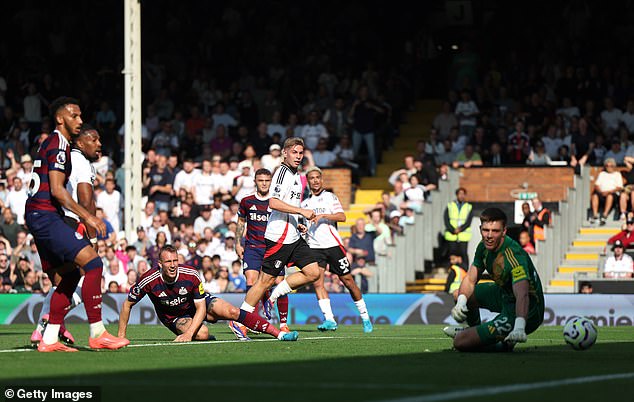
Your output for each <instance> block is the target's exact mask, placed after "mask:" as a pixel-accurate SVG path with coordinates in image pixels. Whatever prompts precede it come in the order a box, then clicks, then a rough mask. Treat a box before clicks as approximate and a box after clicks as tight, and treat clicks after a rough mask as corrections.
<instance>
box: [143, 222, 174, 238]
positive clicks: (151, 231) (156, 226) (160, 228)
mask: <svg viewBox="0 0 634 402" xmlns="http://www.w3.org/2000/svg"><path fill="white" fill-rule="evenodd" d="M159 233H163V234H165V241H166V243H171V242H172V234H171V233H170V230H169V227H168V226H167V225H166V224H163V222H162V220H161V217H160V216H158V215H154V216H153V217H152V225H151V226H150V227H149V228H147V235H148V237H149V238H150V240H152V239H156V238H157V237H158V234H159Z"/></svg>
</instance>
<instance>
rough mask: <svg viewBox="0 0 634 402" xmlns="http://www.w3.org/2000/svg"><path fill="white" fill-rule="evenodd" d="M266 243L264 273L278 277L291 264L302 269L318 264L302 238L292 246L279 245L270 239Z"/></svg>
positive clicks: (263, 263) (263, 261)
mask: <svg viewBox="0 0 634 402" xmlns="http://www.w3.org/2000/svg"><path fill="white" fill-rule="evenodd" d="M265 242H266V252H265V253H264V260H262V272H264V273H266V274H269V275H272V276H278V275H279V273H280V271H282V270H284V269H285V268H286V266H287V265H288V264H289V263H291V264H292V265H295V266H296V267H298V268H299V269H302V268H304V267H305V266H307V265H309V264H312V263H314V262H317V259H316V258H315V254H314V253H313V250H311V248H310V247H308V244H306V240H304V239H302V238H300V239H299V240H297V241H296V242H294V243H291V244H279V243H276V242H273V241H271V240H269V239H265Z"/></svg>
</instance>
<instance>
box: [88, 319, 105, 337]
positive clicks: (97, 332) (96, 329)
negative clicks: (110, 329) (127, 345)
mask: <svg viewBox="0 0 634 402" xmlns="http://www.w3.org/2000/svg"><path fill="white" fill-rule="evenodd" d="M104 332H106V327H104V326H103V321H97V322H93V323H91V324H90V337H91V338H93V339H94V338H99V337H100V336H101V334H103V333H104Z"/></svg>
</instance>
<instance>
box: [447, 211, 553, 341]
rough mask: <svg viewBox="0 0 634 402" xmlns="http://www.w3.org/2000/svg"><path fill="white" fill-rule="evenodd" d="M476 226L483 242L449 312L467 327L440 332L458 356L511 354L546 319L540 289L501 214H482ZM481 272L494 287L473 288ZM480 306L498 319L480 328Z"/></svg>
mask: <svg viewBox="0 0 634 402" xmlns="http://www.w3.org/2000/svg"><path fill="white" fill-rule="evenodd" d="M480 221H481V225H480V232H481V234H482V241H481V242H480V244H478V247H477V249H476V253H475V258H474V260H473V263H472V265H471V267H469V271H468V272H467V276H466V277H465V278H464V279H463V281H462V283H461V284H460V290H459V291H458V297H457V301H456V306H455V307H454V308H453V309H452V310H451V315H452V317H453V318H454V319H455V320H456V321H458V322H464V321H465V320H466V321H467V324H469V327H468V328H463V327H459V326H449V327H446V328H444V332H445V334H447V335H448V336H450V337H452V338H454V343H453V345H454V347H455V348H456V349H458V350H459V351H463V352H485V351H491V352H495V351H500V352H502V351H511V350H513V347H514V346H515V344H516V343H518V342H526V335H527V334H530V333H532V332H534V331H535V330H536V329H537V328H538V327H539V326H540V325H541V323H542V321H543V320H544V294H543V293H542V285H541V281H540V279H539V276H538V275H537V271H536V270H535V266H534V265H533V262H532V261H531V259H530V257H529V256H528V254H527V253H526V252H525V251H524V250H523V249H522V247H521V246H520V245H519V244H518V243H517V242H515V241H514V240H513V239H511V238H510V237H508V236H506V215H505V214H504V212H503V211H502V210H500V209H498V208H488V209H485V210H484V211H483V212H482V214H481V215H480ZM485 270H486V271H487V272H488V273H489V275H490V276H491V278H492V279H493V282H488V283H477V282H478V280H479V279H480V277H481V276H482V274H483V272H484V271H485ZM480 307H482V308H485V309H488V310H490V311H492V312H496V313H500V314H498V315H497V316H496V317H495V318H494V319H493V320H491V321H488V322H486V323H484V324H482V323H481V322H480V312H479V308H480Z"/></svg>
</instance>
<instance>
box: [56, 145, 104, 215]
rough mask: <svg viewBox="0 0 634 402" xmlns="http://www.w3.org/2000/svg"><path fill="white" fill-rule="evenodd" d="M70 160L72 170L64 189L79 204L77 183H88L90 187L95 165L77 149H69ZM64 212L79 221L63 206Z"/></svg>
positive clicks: (93, 180) (92, 182)
mask: <svg viewBox="0 0 634 402" xmlns="http://www.w3.org/2000/svg"><path fill="white" fill-rule="evenodd" d="M70 161H71V166H72V170H71V171H70V176H68V183H66V190H67V191H68V192H69V193H70V195H71V196H72V197H73V200H75V202H76V203H78V204H79V197H78V196H77V187H78V186H79V183H88V184H90V186H91V187H92V186H94V184H95V179H96V177H97V175H96V173H95V167H94V166H93V165H92V164H91V163H90V162H89V161H88V159H86V157H85V156H84V154H82V153H81V151H80V150H79V149H73V150H71V151H70ZM64 214H65V215H66V216H68V217H70V218H73V219H75V220H76V221H79V216H77V214H75V213H74V212H72V211H70V210H68V209H66V208H64Z"/></svg>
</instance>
